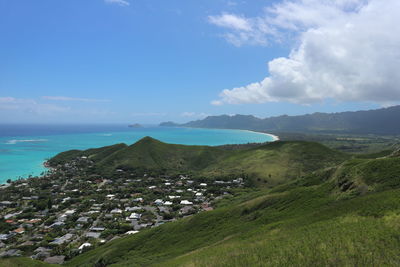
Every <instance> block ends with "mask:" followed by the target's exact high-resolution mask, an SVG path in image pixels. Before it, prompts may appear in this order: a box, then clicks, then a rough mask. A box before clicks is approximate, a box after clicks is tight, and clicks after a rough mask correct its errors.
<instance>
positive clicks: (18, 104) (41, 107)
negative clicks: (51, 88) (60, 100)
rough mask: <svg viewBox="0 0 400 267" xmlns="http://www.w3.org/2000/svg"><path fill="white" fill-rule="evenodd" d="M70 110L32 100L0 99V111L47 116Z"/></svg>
mask: <svg viewBox="0 0 400 267" xmlns="http://www.w3.org/2000/svg"><path fill="white" fill-rule="evenodd" d="M70 110H71V108H70V107H66V106H59V105H52V104H43V103H38V102H37V101H36V100H34V99H28V98H14V97H0V111H10V112H11V111H12V112H22V113H25V114H26V113H29V114H42V115H47V114H55V113H60V112H61V113H62V112H67V111H70Z"/></svg>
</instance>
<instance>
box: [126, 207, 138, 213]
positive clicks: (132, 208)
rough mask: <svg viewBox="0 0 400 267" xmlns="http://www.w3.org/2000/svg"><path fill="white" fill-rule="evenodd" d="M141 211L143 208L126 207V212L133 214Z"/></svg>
mask: <svg viewBox="0 0 400 267" xmlns="http://www.w3.org/2000/svg"><path fill="white" fill-rule="evenodd" d="M141 209H142V208H141V207H126V208H125V211H129V212H132V211H137V210H141Z"/></svg>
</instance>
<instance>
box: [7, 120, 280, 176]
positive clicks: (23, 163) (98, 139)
mask: <svg viewBox="0 0 400 267" xmlns="http://www.w3.org/2000/svg"><path fill="white" fill-rule="evenodd" d="M1 127H2V128H1ZM1 127H0V130H2V134H0V183H4V182H5V181H6V180H7V179H9V178H10V179H16V178H18V177H28V176H29V175H33V176H35V175H40V174H41V173H42V172H44V171H46V169H45V168H44V167H43V162H44V161H45V160H46V159H48V158H50V157H52V156H54V155H56V154H57V153H60V152H62V151H66V150H71V149H87V148H95V147H102V146H106V145H112V144H116V143H126V144H133V143H135V142H136V141H138V140H139V139H141V138H143V137H145V136H151V137H153V138H155V139H158V140H160V141H163V142H167V143H174V144H184V145H211V146H215V145H223V144H243V143H249V142H267V141H272V140H273V138H272V136H269V135H266V134H262V133H255V132H250V131H241V130H219V129H218V130H217V129H215V130H214V129H193V128H166V127H145V128H138V129H134V128H128V127H126V126H120V127H116V126H112V127H111V126H110V127H107V126H104V127H93V128H90V127H89V128H88V127H86V128H85V129H80V128H78V127H76V128H75V130H76V133H74V128H72V129H71V127H73V126H69V127H68V126H64V127H61V126H60V127H59V128H57V129H56V130H55V129H53V128H54V127H53V128H51V127H50V128H49V127H47V128H46V127H44V128H43V127H42V128H40V127H36V128H34V127H22V126H19V128H18V127H14V128H13V126H1ZM10 127H11V128H10ZM63 132H65V133H68V134H63ZM29 134H30V135H29Z"/></svg>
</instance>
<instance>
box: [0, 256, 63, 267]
mask: <svg viewBox="0 0 400 267" xmlns="http://www.w3.org/2000/svg"><path fill="white" fill-rule="evenodd" d="M26 266H29V267H51V266H53V267H54V266H57V265H54V264H48V263H44V262H43V261H37V260H31V259H27V258H8V259H1V260H0V267H26Z"/></svg>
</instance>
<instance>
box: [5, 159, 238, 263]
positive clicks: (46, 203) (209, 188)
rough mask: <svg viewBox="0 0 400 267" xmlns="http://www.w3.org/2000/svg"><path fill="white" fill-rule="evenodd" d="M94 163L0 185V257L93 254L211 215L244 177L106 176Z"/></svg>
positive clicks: (51, 259) (52, 259) (57, 259)
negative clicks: (127, 239)
mask: <svg viewBox="0 0 400 267" xmlns="http://www.w3.org/2000/svg"><path fill="white" fill-rule="evenodd" d="M92 167H93V162H92V161H90V160H89V159H88V158H87V157H81V158H77V159H74V160H72V161H71V162H69V163H66V164H62V165H58V166H57V167H56V168H53V169H52V170H51V171H49V173H47V174H46V175H44V176H42V177H35V178H29V179H21V180H17V181H13V182H11V183H8V184H4V185H1V186H0V218H1V219H0V257H13V256H28V257H31V258H34V259H37V260H43V261H45V262H48V263H55V264H61V263H63V262H64V261H65V260H68V259H70V258H72V257H74V256H76V255H78V254H80V253H82V252H84V251H86V250H89V249H92V248H95V247H97V246H101V245H102V244H104V243H106V242H109V241H111V240H114V239H116V238H120V237H122V236H126V235H132V234H136V233H138V232H139V231H141V230H142V229H146V228H150V227H157V226H160V225H162V224H164V223H167V222H170V221H174V220H177V219H178V218H182V217H186V216H190V215H192V214H195V213H198V212H201V211H210V210H212V209H213V205H214V203H215V201H216V200H218V199H220V198H222V197H225V196H229V195H231V194H232V192H233V191H234V189H235V188H237V187H242V186H243V179H242V178H236V179H230V180H206V179H191V178H190V177H189V176H187V175H184V174H180V175H176V176H166V175H157V176H155V175H150V174H144V175H143V176H140V177H137V176H138V175H136V174H133V173H131V172H129V171H126V170H122V169H118V170H116V172H115V174H113V175H112V176H108V177H104V176H102V175H100V174H97V173H95V172H93V171H91V170H92Z"/></svg>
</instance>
